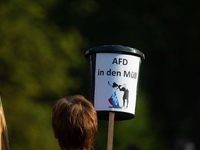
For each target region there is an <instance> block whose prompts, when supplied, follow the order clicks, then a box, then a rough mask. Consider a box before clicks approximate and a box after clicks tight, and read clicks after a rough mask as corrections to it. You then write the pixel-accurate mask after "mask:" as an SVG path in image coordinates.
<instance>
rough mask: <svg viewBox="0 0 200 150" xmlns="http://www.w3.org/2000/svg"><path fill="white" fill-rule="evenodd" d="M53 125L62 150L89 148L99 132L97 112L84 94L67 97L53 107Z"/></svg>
mask: <svg viewBox="0 0 200 150" xmlns="http://www.w3.org/2000/svg"><path fill="white" fill-rule="evenodd" d="M52 127H53V130H54V133H55V136H56V138H57V139H58V142H59V144H60V147H61V149H62V150H63V149H66V150H89V149H90V148H92V147H93V144H94V141H95V135H96V133H97V127H98V124H97V114H96V111H95V109H94V107H93V105H92V104H91V103H90V102H89V101H88V100H87V99H85V98H84V97H83V96H82V95H74V96H70V97H66V98H63V99H60V100H59V101H58V102H57V103H56V104H55V106H54V107H53V116H52Z"/></svg>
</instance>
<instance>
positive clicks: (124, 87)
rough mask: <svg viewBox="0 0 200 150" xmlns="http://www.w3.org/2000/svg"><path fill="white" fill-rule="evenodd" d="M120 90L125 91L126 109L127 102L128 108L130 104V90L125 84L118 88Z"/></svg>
mask: <svg viewBox="0 0 200 150" xmlns="http://www.w3.org/2000/svg"><path fill="white" fill-rule="evenodd" d="M118 88H119V90H120V91H123V92H124V94H123V98H122V99H123V106H124V107H125V102H126V101H127V103H126V107H128V103H129V100H128V97H129V90H128V89H127V88H126V85H125V84H123V85H119V86H118Z"/></svg>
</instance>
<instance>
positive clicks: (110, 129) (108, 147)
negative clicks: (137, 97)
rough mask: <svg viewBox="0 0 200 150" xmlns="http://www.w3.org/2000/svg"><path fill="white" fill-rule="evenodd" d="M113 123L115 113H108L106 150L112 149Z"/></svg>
mask: <svg viewBox="0 0 200 150" xmlns="http://www.w3.org/2000/svg"><path fill="white" fill-rule="evenodd" d="M114 121H115V113H114V112H109V123H108V143H107V150H112V149H113V134H114Z"/></svg>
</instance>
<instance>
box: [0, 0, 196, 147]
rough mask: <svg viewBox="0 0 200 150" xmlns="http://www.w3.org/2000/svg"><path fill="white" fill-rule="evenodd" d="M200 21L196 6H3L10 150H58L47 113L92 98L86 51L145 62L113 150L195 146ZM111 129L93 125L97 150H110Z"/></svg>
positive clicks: (0, 87) (11, 0)
mask: <svg viewBox="0 0 200 150" xmlns="http://www.w3.org/2000/svg"><path fill="white" fill-rule="evenodd" d="M199 15H200V9H199V1H196V0H191V1H187V2H186V1H172V0H170V1H169V0H168V1H166V0H163V1H157V0H146V1H144V0H135V1H128V0H125V1H123V2H122V1H119V0H115V1H114V0H111V1H106V0H73V1H72V0H67V1H66V0H59V1H56V0H43V1H25V0H8V1H5V0H2V1H1V2H0V94H1V97H2V102H3V105H4V111H5V115H6V120H7V126H8V131H9V139H10V147H11V149H13V150H27V149H28V150H40V149H41V150H44V149H57V150H58V149H59V146H58V143H57V141H56V140H55V139H54V137H53V133H52V129H51V110H52V107H53V105H54V103H55V101H56V100H57V99H59V98H61V97H64V96H67V95H72V94H82V95H84V96H86V98H87V97H88V85H87V84H88V80H87V61H86V59H85V58H84V54H85V51H86V50H88V49H89V48H91V47H94V46H101V45H106V44H118V45H124V46H130V47H135V48H137V49H139V50H141V51H142V52H144V53H145V55H146V60H145V61H144V62H142V66H141V74H140V82H139V90H138V91H139V93H138V101H137V108H136V117H135V118H134V119H132V120H128V121H118V122H115V132H114V143H113V145H114V149H115V150H122V149H124V150H125V149H127V147H128V146H129V145H132V144H133V145H137V146H139V147H140V148H141V150H158V149H162V150H165V149H173V144H174V143H175V141H176V139H178V138H188V139H190V140H192V141H193V142H195V144H197V142H198V141H199V139H200V137H199V134H198V132H200V130H199V124H198V123H196V122H195V120H196V118H198V116H199V115H200V112H199V106H200V101H199V100H198V97H199V91H198V88H199V80H198V73H199V68H198V65H199V59H198V57H199V52H200V51H199V48H200V45H199V35H200V33H199V32H200V30H199V26H200V22H199ZM107 126H108V124H107V121H101V120H99V132H98V134H97V138H96V143H95V146H94V148H95V149H96V150H102V149H106V145H107ZM197 146H198V145H197Z"/></svg>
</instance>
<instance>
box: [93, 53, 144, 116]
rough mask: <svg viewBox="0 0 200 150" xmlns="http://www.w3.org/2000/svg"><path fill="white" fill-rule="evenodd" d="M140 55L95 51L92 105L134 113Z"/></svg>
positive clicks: (99, 108) (106, 109)
mask: <svg viewBox="0 0 200 150" xmlns="http://www.w3.org/2000/svg"><path fill="white" fill-rule="evenodd" d="M139 65H140V57H137V56H134V55H127V54H117V53H97V54H96V70H95V90H94V107H95V109H96V110H97V111H118V112H126V113H131V114H135V107H136V96H137V83H138V75H139Z"/></svg>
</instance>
